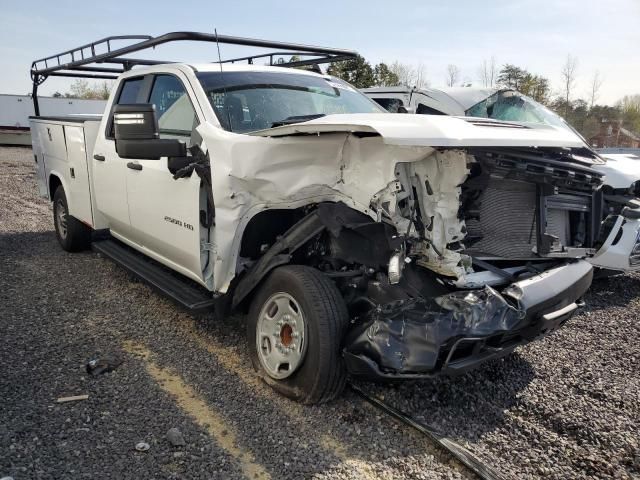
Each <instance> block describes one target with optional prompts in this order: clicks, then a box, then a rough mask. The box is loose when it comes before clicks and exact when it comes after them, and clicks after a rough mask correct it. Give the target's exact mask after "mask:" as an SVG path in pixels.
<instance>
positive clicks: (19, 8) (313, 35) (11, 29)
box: [0, 0, 640, 104]
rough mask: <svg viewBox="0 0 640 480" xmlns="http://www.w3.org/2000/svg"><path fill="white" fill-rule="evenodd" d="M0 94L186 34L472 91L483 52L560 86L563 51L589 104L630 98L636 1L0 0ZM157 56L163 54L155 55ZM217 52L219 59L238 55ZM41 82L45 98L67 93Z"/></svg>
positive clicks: (636, 61) (177, 49)
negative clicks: (109, 51) (287, 48)
mask: <svg viewBox="0 0 640 480" xmlns="http://www.w3.org/2000/svg"><path fill="white" fill-rule="evenodd" d="M0 8H1V9H2V10H1V12H2V13H1V14H0V68H2V75H0V93H19V94H25V93H27V92H29V91H30V89H31V84H30V80H29V73H28V72H29V66H30V63H31V61H32V60H34V59H36V58H40V57H43V56H47V55H50V54H53V53H57V52H59V51H63V50H67V49H69V48H72V47H75V46H79V45H81V44H84V43H87V42H89V41H92V40H96V39H99V38H103V37H105V36H109V35H116V34H151V35H158V34H162V33H166V32H169V31H177V30H196V31H209V32H212V31H213V29H214V27H215V28H217V29H218V32H219V33H224V34H229V35H238V36H247V37H256V38H269V39H274V40H283V41H291V42H299V43H310V44H316V45H323V46H332V47H341V48H350V49H354V50H357V51H358V52H360V53H361V54H362V55H364V57H365V58H367V60H369V61H370V62H371V63H372V64H373V63H377V62H379V61H386V62H388V63H391V62H393V61H394V60H399V61H402V62H405V63H412V64H422V65H424V66H425V69H426V71H427V77H428V79H429V80H430V83H431V85H433V86H442V85H443V84H444V81H445V69H446V66H447V64H449V63H453V64H456V65H457V66H458V67H459V68H460V69H461V71H462V78H463V79H468V80H470V81H472V82H473V83H474V84H479V80H478V75H477V70H478V67H479V66H480V64H481V63H482V60H483V59H485V58H486V59H488V58H490V57H491V56H492V55H493V56H494V57H495V58H496V61H497V63H498V65H502V64H504V63H513V64H515V65H518V66H520V67H523V68H527V69H528V70H530V71H531V72H532V73H536V74H540V75H543V76H545V77H547V78H549V79H550V80H551V84H552V87H553V90H554V92H557V91H559V90H560V70H561V68H562V65H563V63H564V61H565V59H566V56H567V54H572V55H574V56H576V57H577V58H578V59H579V65H578V79H577V85H576V95H577V96H583V97H587V96H588V93H587V92H588V91H589V88H590V82H591V79H592V77H593V73H594V72H595V70H596V69H597V70H599V71H600V73H601V76H602V77H603V78H604V84H603V86H602V89H601V94H600V99H599V103H610V104H611V103H615V102H616V101H617V100H619V99H620V98H621V97H622V96H624V95H628V94H634V93H640V0H608V1H606V2H604V1H595V0H583V1H578V0H554V1H553V2H549V1H547V2H545V1H541V0H535V1H534V0H495V1H492V2H486V1H485V2H480V1H473V0H458V1H455V2H439V1H422V2H418V1H415V0H414V1H413V2H388V1H386V2H382V1H377V0H369V1H350V2H348V1H344V0H343V1H339V2H338V1H333V0H323V1H321V2H300V1H285V0H279V1H271V2H267V1H237V2H215V1H211V0H209V1H206V2H202V1H196V0H181V1H180V2H175V1H174V2H171V3H164V2H160V1H157V0H156V1H154V0H144V1H136V2H134V1H131V0H129V1H121V0H108V1H103V2H100V3H97V2H96V3H94V4H93V5H91V3H89V2H87V1H86V0H85V1H83V2H80V1H72V0H56V1H43V0H29V1H22V2H17V1H15V0H0ZM160 48H162V50H160V49H159V50H160V51H158V52H152V55H151V56H152V57H154V58H166V59H170V60H173V59H175V60H184V61H188V62H195V61H207V60H214V59H215V58H216V56H217V54H216V52H215V49H214V48H213V47H212V46H208V47H203V46H192V44H186V43H185V44H179V45H174V46H168V47H166V48H164V47H160ZM163 52H164V53H163ZM244 53H246V51H238V49H234V48H231V47H223V56H227V57H228V56H230V55H236V54H244ZM68 84H69V82H68V81H66V80H60V79H49V80H47V81H46V82H45V83H44V85H43V86H42V89H41V92H42V93H43V94H51V93H53V92H54V91H55V90H60V91H63V92H64V91H66V90H67V89H68Z"/></svg>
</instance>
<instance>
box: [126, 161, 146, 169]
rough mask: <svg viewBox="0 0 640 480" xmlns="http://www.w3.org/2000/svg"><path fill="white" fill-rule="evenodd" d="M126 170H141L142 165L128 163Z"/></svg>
mask: <svg viewBox="0 0 640 480" xmlns="http://www.w3.org/2000/svg"><path fill="white" fill-rule="evenodd" d="M127 168H130V169H131V170H142V165H140V164H139V163H135V162H129V163H127Z"/></svg>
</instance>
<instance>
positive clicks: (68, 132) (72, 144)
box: [64, 124, 93, 227]
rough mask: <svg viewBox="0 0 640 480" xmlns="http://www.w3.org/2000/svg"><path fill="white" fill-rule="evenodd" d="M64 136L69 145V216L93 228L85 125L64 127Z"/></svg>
mask: <svg viewBox="0 0 640 480" xmlns="http://www.w3.org/2000/svg"><path fill="white" fill-rule="evenodd" d="M64 134H65V140H66V145H67V173H68V183H67V189H68V191H67V192H66V195H67V199H69V197H71V199H72V200H70V201H69V214H70V215H72V216H73V217H75V218H77V219H78V220H80V221H81V222H83V223H85V224H87V225H90V226H91V227H93V216H92V212H91V191H90V188H89V171H88V169H87V151H86V146H85V138H84V125H83V124H79V125H77V126H75V125H73V126H72V125H64Z"/></svg>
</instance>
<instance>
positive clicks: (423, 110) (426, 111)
mask: <svg viewBox="0 0 640 480" xmlns="http://www.w3.org/2000/svg"><path fill="white" fill-rule="evenodd" d="M416 113H417V114H422V115H446V114H445V113H443V112H441V111H440V110H436V109H435V108H433V107H429V106H428V105H425V104H424V103H419V104H418V109H417V110H416Z"/></svg>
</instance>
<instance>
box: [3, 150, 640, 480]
mask: <svg viewBox="0 0 640 480" xmlns="http://www.w3.org/2000/svg"><path fill="white" fill-rule="evenodd" d="M32 162H33V157H32V155H31V151H30V150H29V149H26V148H9V147H0V201H1V202H2V206H1V207H0V302H1V303H0V335H1V338H2V340H3V341H2V343H0V364H1V365H2V368H1V369H0V402H1V403H0V405H1V407H0V478H1V477H3V476H6V475H11V476H12V477H14V478H15V479H16V480H19V479H31V478H43V479H44V478H56V479H60V478H73V479H76V478H117V479H125V478H145V479H147V478H247V477H256V478H260V477H262V478H267V477H269V476H270V477H271V478H273V479H280V478H344V479H360V478H365V479H373V478H389V479H396V478H398V479H402V478H423V479H431V478H473V477H472V476H471V475H470V474H469V473H468V472H467V471H466V470H465V469H464V468H463V467H462V466H461V465H460V464H458V463H457V462H456V461H454V460H453V459H452V458H451V457H450V456H449V455H448V454H447V453H446V452H443V451H441V450H439V449H437V448H434V447H433V446H432V445H431V444H430V443H429V442H428V441H427V440H426V439H424V438H423V437H421V436H419V435H417V434H415V433H414V432H412V431H411V430H409V429H407V428H406V427H405V426H403V425H401V424H398V423H396V422H395V421H393V420H391V419H390V418H388V417H385V416H384V415H383V414H381V413H380V412H378V411H376V410H373V409H372V408H371V407H369V406H368V405H367V404H366V403H364V402H363V401H362V400H361V399H359V398H358V397H356V396H355V395H354V394H352V393H350V392H347V393H346V394H345V395H344V397H343V398H341V399H339V400H338V401H335V402H333V403H331V404H329V405H323V406H319V407H303V406H300V405H297V404H295V403H293V402H290V401H288V400H286V399H284V398H282V397H279V396H278V395H276V394H274V393H273V392H271V390H270V389H269V388H268V387H266V386H265V385H263V384H262V383H261V382H260V381H259V380H258V379H257V377H256V376H255V375H254V373H253V371H252V370H251V367H250V365H249V360H248V355H247V351H246V348H245V344H244V336H243V329H242V323H241V320H242V319H240V318H229V319H214V318H213V316H212V315H193V314H190V313H188V312H185V311H183V310H181V309H179V308H178V307H176V306H174V305H173V304H172V303H170V302H169V301H167V300H166V299H164V298H163V297H161V296H159V295H158V294H156V293H155V292H154V291H152V290H151V289H149V288H148V287H147V286H146V285H145V284H143V283H140V282H138V281H136V280H135V279H134V278H132V277H131V276H129V275H128V274H126V273H125V272H124V271H123V270H122V269H120V268H119V267H117V266H115V265H113V264H112V263H111V262H110V261H109V260H107V259H104V258H100V256H99V255H97V254H95V253H92V252H86V253H80V254H68V253H66V252H64V251H62V250H61V249H60V248H59V246H58V245H57V242H56V240H55V236H54V233H53V225H52V221H51V212H50V207H49V205H48V204H47V202H46V200H44V199H40V198H38V197H37V195H36V185H35V176H34V174H33V165H32ZM586 301H587V308H586V309H585V310H584V311H583V312H582V313H581V314H580V315H578V316H576V317H575V318H574V319H573V320H571V321H570V322H569V323H568V324H567V325H566V327H565V328H563V329H562V330H560V331H559V332H557V333H555V334H554V335H553V336H551V337H549V338H547V339H545V340H543V341H541V342H538V343H535V344H532V345H530V346H527V347H525V348H522V349H520V350H519V351H518V352H517V353H515V354H513V355H511V356H509V357H507V358H506V359H503V360H500V361H496V362H493V363H489V364H487V365H485V366H484V367H483V368H481V369H479V370H477V371H475V372H472V373H470V374H467V375H465V376H463V377H460V378H455V379H438V380H434V381H428V382H420V383H417V382H413V383H403V384H393V385H375V384H370V383H360V385H361V386H362V387H363V388H364V389H366V390H368V391H372V392H375V393H376V394H377V395H379V396H380V397H384V400H385V401H387V402H388V403H390V404H392V405H394V406H396V407H398V408H401V409H402V410H405V411H406V412H408V413H410V414H412V415H414V416H415V417H417V418H419V419H422V420H423V421H425V422H429V423H433V424H434V425H436V426H437V427H438V428H439V429H440V430H442V431H443V432H448V433H449V434H450V435H452V436H453V437H454V438H456V439H458V440H459V441H460V442H461V443H463V444H465V445H467V446H468V447H470V448H472V449H473V450H474V451H475V452H476V453H477V454H478V455H479V456H481V457H482V458H483V459H485V460H486V461H487V462H488V463H490V464H491V465H493V466H494V467H496V468H498V469H499V470H501V471H503V472H504V473H505V475H508V476H511V477H513V478H542V477H544V478H557V479H565V478H640V435H639V433H638V432H639V431H640V405H639V399H640V379H639V377H638V373H637V372H638V371H639V367H640V352H639V351H638V338H639V337H640V326H639V325H640V313H639V312H640V309H639V307H640V276H635V275H629V276H621V277H616V278H611V279H608V280H604V281H598V282H596V283H595V284H594V287H593V289H592V291H591V292H590V294H589V295H588V297H587V298H586ZM103 355H116V356H118V357H119V358H120V359H122V360H123V363H122V365H120V366H119V367H118V368H117V369H116V370H115V371H113V372H110V373H106V374H104V375H100V376H97V377H91V376H89V375H88V374H87V373H86V371H85V370H84V365H85V363H86V362H87V360H89V359H90V358H94V357H96V356H103ZM82 394H87V395H88V396H89V398H88V399H87V400H84V401H77V402H69V403H56V399H57V398H59V397H65V396H70V395H82ZM173 427H176V428H178V429H179V430H180V431H181V433H182V434H183V436H184V438H185V441H186V445H185V446H172V444H171V443H170V442H169V441H168V440H167V438H166V433H167V431H168V430H169V429H170V428H173ZM138 442H147V443H148V444H149V445H150V449H149V450H148V451H146V452H138V451H136V450H135V445H136V444H137V443H138Z"/></svg>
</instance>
